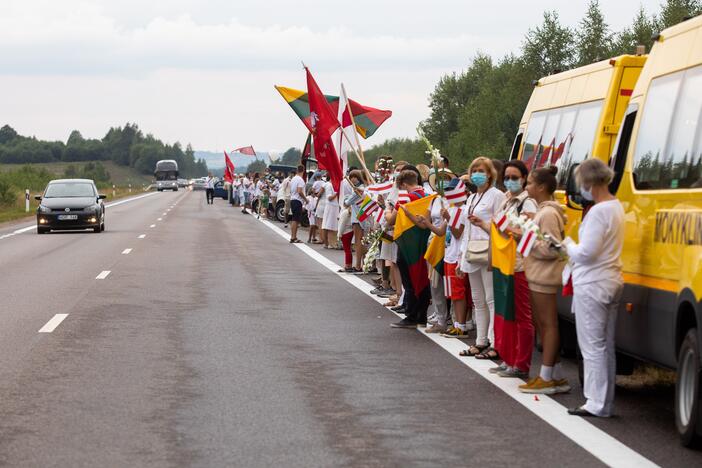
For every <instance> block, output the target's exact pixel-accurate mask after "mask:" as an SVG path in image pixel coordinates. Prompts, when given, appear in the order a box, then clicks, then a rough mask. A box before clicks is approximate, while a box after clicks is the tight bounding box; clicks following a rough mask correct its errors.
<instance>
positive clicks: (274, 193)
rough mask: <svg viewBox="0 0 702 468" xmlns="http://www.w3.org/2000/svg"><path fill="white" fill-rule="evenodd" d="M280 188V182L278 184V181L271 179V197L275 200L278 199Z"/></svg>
mask: <svg viewBox="0 0 702 468" xmlns="http://www.w3.org/2000/svg"><path fill="white" fill-rule="evenodd" d="M279 188H280V182H278V179H273V183H272V184H271V197H273V198H277V197H278V189H279Z"/></svg>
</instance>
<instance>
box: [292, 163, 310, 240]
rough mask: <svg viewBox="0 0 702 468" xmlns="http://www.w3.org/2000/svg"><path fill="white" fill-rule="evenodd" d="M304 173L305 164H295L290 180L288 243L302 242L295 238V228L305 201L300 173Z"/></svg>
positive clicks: (300, 219)
mask: <svg viewBox="0 0 702 468" xmlns="http://www.w3.org/2000/svg"><path fill="white" fill-rule="evenodd" d="M304 173H305V166H303V165H299V166H297V174H296V175H295V177H293V178H292V180H291V181H290V209H291V210H292V223H291V225H290V243H292V244H297V243H299V242H302V241H301V240H300V239H298V238H297V228H298V226H299V224H300V222H301V221H302V216H303V210H302V207H303V206H304V205H305V204H306V203H307V196H306V195H305V180H304V179H303V178H302V175H303V174H304Z"/></svg>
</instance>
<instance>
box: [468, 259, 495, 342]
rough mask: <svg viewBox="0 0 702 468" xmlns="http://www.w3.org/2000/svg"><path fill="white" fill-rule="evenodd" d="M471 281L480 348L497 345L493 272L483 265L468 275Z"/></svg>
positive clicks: (477, 339)
mask: <svg viewBox="0 0 702 468" xmlns="http://www.w3.org/2000/svg"><path fill="white" fill-rule="evenodd" d="M468 279H469V280H470V294H471V296H472V297H473V307H474V313H475V316H474V317H473V319H474V320H475V330H476V334H477V336H476V340H475V344H476V345H478V346H485V345H486V344H487V342H488V341H489V342H490V344H492V345H494V344H495V329H494V327H493V323H494V321H495V298H494V291H493V289H492V271H488V266H487V265H483V266H481V267H480V269H479V270H477V271H474V272H473V273H468Z"/></svg>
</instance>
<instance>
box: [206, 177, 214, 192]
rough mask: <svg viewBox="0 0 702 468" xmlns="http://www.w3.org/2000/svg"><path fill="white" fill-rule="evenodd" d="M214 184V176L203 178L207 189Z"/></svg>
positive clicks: (211, 187)
mask: <svg viewBox="0 0 702 468" xmlns="http://www.w3.org/2000/svg"><path fill="white" fill-rule="evenodd" d="M214 184H215V179H214V177H208V178H207V179H206V180H205V186H206V187H207V188H208V189H213V188H214Z"/></svg>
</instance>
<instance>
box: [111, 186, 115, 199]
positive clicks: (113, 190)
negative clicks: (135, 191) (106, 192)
mask: <svg viewBox="0 0 702 468" xmlns="http://www.w3.org/2000/svg"><path fill="white" fill-rule="evenodd" d="M115 196H116V192H115V184H112V198H115Z"/></svg>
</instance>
